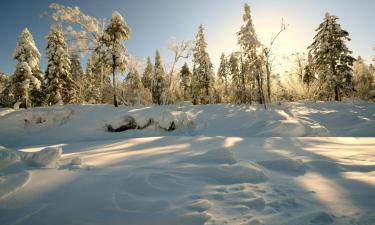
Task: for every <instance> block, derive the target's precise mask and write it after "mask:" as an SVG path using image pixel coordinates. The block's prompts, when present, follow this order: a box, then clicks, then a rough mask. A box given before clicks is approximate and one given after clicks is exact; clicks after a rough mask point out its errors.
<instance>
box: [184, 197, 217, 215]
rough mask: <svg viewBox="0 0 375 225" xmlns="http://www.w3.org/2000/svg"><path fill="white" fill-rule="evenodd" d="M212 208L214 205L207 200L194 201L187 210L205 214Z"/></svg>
mask: <svg viewBox="0 0 375 225" xmlns="http://www.w3.org/2000/svg"><path fill="white" fill-rule="evenodd" d="M211 207H212V203H211V202H210V201H209V200H207V199H198V200H195V201H193V203H192V204H191V205H189V206H188V207H187V208H188V209H191V210H195V211H197V212H204V211H207V210H208V209H210V208H211Z"/></svg>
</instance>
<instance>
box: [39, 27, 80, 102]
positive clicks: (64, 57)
mask: <svg viewBox="0 0 375 225" xmlns="http://www.w3.org/2000/svg"><path fill="white" fill-rule="evenodd" d="M46 55H47V58H48V65H47V70H46V83H47V90H46V93H47V98H48V103H49V104H52V105H55V104H64V103H65V104H69V103H75V102H77V95H76V85H75V82H74V81H73V79H72V76H71V73H70V72H71V68H70V60H69V55H68V47H67V45H66V42H65V37H64V34H63V32H62V30H61V28H60V27H59V26H57V25H53V26H52V27H51V31H50V33H49V34H48V36H47V47H46Z"/></svg>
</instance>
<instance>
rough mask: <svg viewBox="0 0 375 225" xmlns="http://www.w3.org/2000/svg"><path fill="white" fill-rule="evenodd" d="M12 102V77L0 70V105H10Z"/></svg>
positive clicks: (13, 100) (13, 101)
mask: <svg viewBox="0 0 375 225" xmlns="http://www.w3.org/2000/svg"><path fill="white" fill-rule="evenodd" d="M14 103H15V99H14V94H13V86H12V79H11V77H9V76H8V75H7V74H5V73H3V72H0V106H2V107H12V106H13V104H14Z"/></svg>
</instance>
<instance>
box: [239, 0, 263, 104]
mask: <svg viewBox="0 0 375 225" xmlns="http://www.w3.org/2000/svg"><path fill="white" fill-rule="evenodd" d="M244 9H245V13H244V15H243V21H244V23H245V24H244V25H242V27H241V29H240V31H239V32H238V33H237V35H238V44H239V45H240V46H241V48H242V51H243V54H244V56H245V59H244V61H245V62H247V63H250V64H249V65H248V66H249V68H246V69H248V70H246V71H247V73H248V74H246V75H247V76H248V77H250V76H251V74H250V73H253V74H254V77H255V80H256V82H257V88H258V95H259V96H258V97H259V103H260V104H263V103H265V98H264V92H263V71H262V60H261V58H260V57H259V56H258V55H257V49H258V48H259V47H260V45H261V44H260V42H259V40H258V37H257V35H256V33H255V29H254V25H253V21H252V18H251V9H250V6H249V5H248V4H247V3H246V4H245V6H244ZM244 75H245V74H244ZM248 80H252V79H248ZM243 103H244V102H243Z"/></svg>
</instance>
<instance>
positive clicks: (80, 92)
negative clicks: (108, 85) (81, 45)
mask: <svg viewBox="0 0 375 225" xmlns="http://www.w3.org/2000/svg"><path fill="white" fill-rule="evenodd" d="M70 62H71V66H70V74H71V76H72V78H73V80H74V82H75V84H76V93H77V102H80V103H82V102H84V101H85V87H86V86H87V85H86V83H87V81H88V80H87V79H86V77H85V74H84V72H83V70H82V66H81V62H80V61H79V56H78V55H77V54H76V53H73V54H71V56H70Z"/></svg>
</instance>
